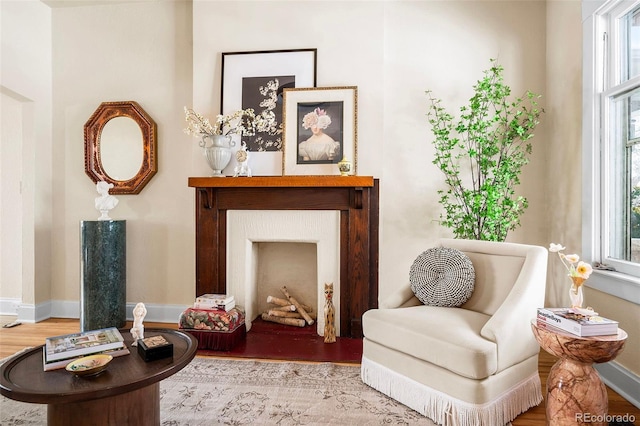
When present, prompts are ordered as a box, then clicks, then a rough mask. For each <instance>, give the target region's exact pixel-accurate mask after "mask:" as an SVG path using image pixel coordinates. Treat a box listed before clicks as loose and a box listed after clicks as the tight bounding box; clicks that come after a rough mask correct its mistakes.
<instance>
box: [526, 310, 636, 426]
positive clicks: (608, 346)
mask: <svg viewBox="0 0 640 426" xmlns="http://www.w3.org/2000/svg"><path fill="white" fill-rule="evenodd" d="M531 328H532V330H533V334H534V336H535V337H536V340H537V341H538V343H539V344H540V346H541V347H542V349H544V350H545V351H547V352H549V353H550V354H551V355H554V356H556V357H558V358H559V359H558V361H557V362H556V363H555V364H554V365H553V367H551V370H550V371H549V376H548V377H547V399H546V404H547V407H546V411H547V421H549V420H550V419H554V424H575V423H576V416H578V415H581V414H583V415H584V414H585V413H590V414H591V415H593V416H604V415H605V414H608V411H607V410H608V404H609V401H608V399H607V389H606V387H605V385H604V383H602V380H600V376H598V372H597V371H596V370H595V368H593V366H592V363H594V362H595V363H602V362H609V361H611V360H613V359H614V358H615V357H616V356H618V354H619V353H620V352H622V349H623V348H624V344H625V341H626V339H627V333H626V332H625V331H624V330H622V329H621V328H619V329H618V334H615V335H606V336H591V337H579V336H576V335H573V334H570V333H565V332H564V331H562V330H553V329H551V328H543V327H541V326H539V325H538V324H537V321H536V320H535V319H534V320H532V321H531ZM590 424H592V425H594V426H606V425H607V424H608V423H607V422H604V421H602V422H594V423H590Z"/></svg>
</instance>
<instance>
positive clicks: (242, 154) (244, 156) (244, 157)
mask: <svg viewBox="0 0 640 426" xmlns="http://www.w3.org/2000/svg"><path fill="white" fill-rule="evenodd" d="M236 161H237V162H238V164H237V165H236V167H235V168H234V169H233V177H238V176H246V177H251V168H250V167H249V150H247V144H246V143H245V142H242V146H241V147H240V149H239V150H238V152H236Z"/></svg>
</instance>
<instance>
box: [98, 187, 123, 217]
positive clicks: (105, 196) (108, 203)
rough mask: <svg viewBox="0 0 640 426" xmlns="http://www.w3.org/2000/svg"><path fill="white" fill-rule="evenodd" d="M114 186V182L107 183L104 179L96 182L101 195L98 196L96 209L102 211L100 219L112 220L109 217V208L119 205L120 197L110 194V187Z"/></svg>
mask: <svg viewBox="0 0 640 426" xmlns="http://www.w3.org/2000/svg"><path fill="white" fill-rule="evenodd" d="M111 188H113V184H112V183H107V182H105V181H103V180H101V181H100V182H98V183H97V184H96V190H97V191H98V194H100V196H99V197H96V204H95V205H96V209H97V210H99V211H100V213H102V215H101V216H100V217H99V218H98V220H111V218H110V217H109V210H111V209H113V208H114V207H115V206H117V205H118V199H117V198H116V197H114V196H113V195H109V189H111Z"/></svg>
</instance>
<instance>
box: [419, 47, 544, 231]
mask: <svg viewBox="0 0 640 426" xmlns="http://www.w3.org/2000/svg"><path fill="white" fill-rule="evenodd" d="M491 62H492V66H491V68H489V69H488V70H486V71H484V77H483V78H482V79H481V80H479V81H478V82H477V84H476V85H475V86H473V89H474V91H475V94H474V95H473V97H472V98H471V99H470V100H469V105H468V106H463V107H462V108H460V118H459V119H458V120H457V121H454V120H455V119H454V117H453V115H451V114H449V113H448V112H447V111H446V110H445V108H444V107H442V105H441V104H442V101H441V100H440V99H436V98H434V97H433V96H432V92H431V91H427V95H428V97H429V111H428V113H427V117H428V121H429V124H430V125H431V131H432V133H433V135H434V136H435V139H434V141H433V144H434V146H435V148H436V154H435V159H434V160H433V163H434V164H435V165H436V166H438V168H439V169H440V170H441V171H442V172H443V173H444V175H445V184H446V185H447V186H448V189H447V190H440V191H438V194H439V195H440V200H439V202H440V204H441V205H442V206H443V207H444V214H441V215H440V219H441V223H442V224H443V225H444V226H446V227H448V228H451V229H452V230H453V233H454V235H455V236H456V237H457V238H468V239H477V240H490V241H504V240H505V239H506V237H507V233H508V232H509V231H511V230H513V229H515V228H516V227H517V226H519V224H520V216H521V215H522V213H524V210H525V209H526V208H527V207H528V202H527V199H526V198H525V197H522V196H516V194H515V190H514V188H515V186H516V185H518V184H520V174H521V171H522V167H523V166H524V165H526V164H527V163H529V156H530V155H531V152H532V148H531V142H530V140H531V138H533V136H534V133H533V130H534V129H535V127H536V125H538V124H539V122H540V121H539V118H540V115H541V114H542V113H543V112H544V110H543V109H542V108H540V107H539V105H538V102H537V99H538V98H540V96H539V95H536V94H534V93H532V92H530V91H527V92H526V93H525V95H524V96H522V97H518V98H516V99H515V100H512V101H509V99H508V98H509V96H510V95H511V88H510V87H509V86H507V85H505V84H504V81H503V67H502V66H500V65H498V64H497V62H496V60H495V59H492V60H491ZM461 164H467V165H468V169H464V170H465V174H464V175H463V174H462V170H461ZM465 182H467V184H465Z"/></svg>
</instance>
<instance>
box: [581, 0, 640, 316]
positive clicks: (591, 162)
mask: <svg viewBox="0 0 640 426" xmlns="http://www.w3.org/2000/svg"><path fill="white" fill-rule="evenodd" d="M639 4H640V0H623V1H620V0H606V1H605V0H596V1H594V0H584V1H583V2H582V18H583V19H582V28H583V31H582V35H583V49H582V50H583V120H582V123H583V124H582V134H583V142H582V170H583V172H582V181H583V193H582V197H583V201H582V203H583V209H582V212H583V213H582V246H583V247H582V252H583V257H584V258H585V259H588V260H590V261H598V262H601V263H605V264H611V265H612V266H614V267H616V270H617V271H616V272H613V271H601V270H595V271H594V273H593V275H592V276H591V278H590V279H589V280H587V281H586V285H587V286H589V287H591V288H594V289H597V290H599V291H602V292H605V293H608V294H611V295H613V296H616V297H619V298H621V299H625V300H628V301H630V302H633V303H636V304H640V265H637V264H631V263H630V262H621V261H616V260H612V259H609V258H607V257H606V255H607V250H608V248H607V247H605V246H604V242H603V238H602V235H606V233H607V227H608V224H607V220H606V219H607V218H606V215H607V211H606V210H605V209H607V208H608V206H609V203H608V201H609V199H608V193H607V191H606V190H603V188H604V189H606V188H607V187H608V186H607V185H608V176H606V163H605V161H606V149H604V146H605V145H604V144H605V143H606V139H605V138H606V137H607V135H605V134H604V133H605V132H606V130H603V129H606V128H607V119H608V112H609V111H608V108H607V104H606V102H605V100H606V99H605V97H608V96H611V95H612V94H613V92H612V91H611V90H608V88H610V87H611V86H612V85H613V84H614V83H615V81H614V80H615V79H616V76H617V75H618V74H617V70H615V69H605V68H604V64H606V63H608V62H607V59H608V58H609V56H610V54H611V53H612V52H607V48H606V44H607V42H608V40H607V37H614V39H613V40H615V37H618V34H617V31H609V30H608V26H609V19H610V16H616V17H617V16H620V15H624V14H625V13H626V12H628V11H630V10H631V9H633V8H634V7H635V6H637V5H639ZM605 33H606V37H605ZM613 53H614V54H615V52H613ZM614 57H615V56H614ZM636 80H637V78H635V79H634V80H633V81H631V82H630V83H629V85H631V84H633V83H634V82H637V81H636ZM618 92H620V91H618Z"/></svg>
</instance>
